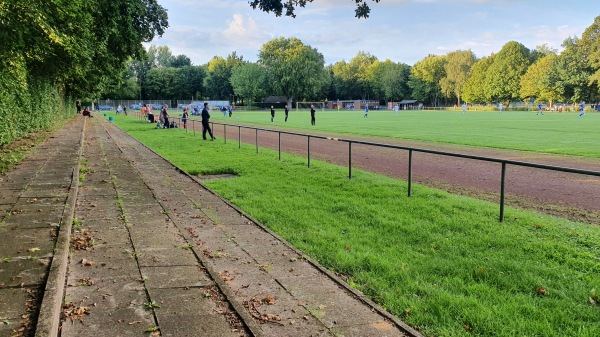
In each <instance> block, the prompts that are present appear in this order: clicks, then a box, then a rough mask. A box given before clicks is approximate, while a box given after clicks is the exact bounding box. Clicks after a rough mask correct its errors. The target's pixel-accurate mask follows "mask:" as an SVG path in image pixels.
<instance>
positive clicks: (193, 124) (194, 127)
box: [192, 119, 196, 137]
mask: <svg viewBox="0 0 600 337" xmlns="http://www.w3.org/2000/svg"><path fill="white" fill-rule="evenodd" d="M195 122H196V121H195V120H193V119H192V130H194V137H196V123H195Z"/></svg>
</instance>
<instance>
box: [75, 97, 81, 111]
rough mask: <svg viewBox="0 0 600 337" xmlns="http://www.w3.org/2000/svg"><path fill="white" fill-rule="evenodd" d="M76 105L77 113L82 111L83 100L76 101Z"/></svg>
mask: <svg viewBox="0 0 600 337" xmlns="http://www.w3.org/2000/svg"><path fill="white" fill-rule="evenodd" d="M75 107H76V108H77V114H80V113H81V101H80V100H77V102H75Z"/></svg>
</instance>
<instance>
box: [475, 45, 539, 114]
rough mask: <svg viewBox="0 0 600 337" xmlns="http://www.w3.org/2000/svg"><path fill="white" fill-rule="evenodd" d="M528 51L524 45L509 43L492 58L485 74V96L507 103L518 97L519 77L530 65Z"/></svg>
mask: <svg viewBox="0 0 600 337" xmlns="http://www.w3.org/2000/svg"><path fill="white" fill-rule="evenodd" d="M530 56H531V55H530V51H529V49H527V48H526V47H525V46H524V45H522V44H520V43H518V42H516V41H510V42H508V43H506V44H505V45H504V46H503V47H502V49H501V50H500V51H499V52H498V54H496V55H495V57H494V62H493V63H492V64H491V65H490V67H489V68H488V70H487V73H486V85H485V88H486V90H487V95H486V96H489V97H491V98H492V100H498V101H500V102H502V101H505V102H507V104H506V105H507V106H508V105H510V102H511V100H513V99H516V98H519V97H520V86H521V84H520V83H521V77H522V76H523V75H525V72H526V71H527V68H528V67H529V65H530V64H531V58H530Z"/></svg>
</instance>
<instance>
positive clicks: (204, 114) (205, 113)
mask: <svg viewBox="0 0 600 337" xmlns="http://www.w3.org/2000/svg"><path fill="white" fill-rule="evenodd" d="M208 109H210V105H208V102H204V109H202V114H201V116H202V139H204V140H206V132H207V131H208V134H209V135H210V140H215V139H216V138H215V136H213V133H212V130H211V129H210V125H209V124H208V120H209V119H210V114H209V113H208Z"/></svg>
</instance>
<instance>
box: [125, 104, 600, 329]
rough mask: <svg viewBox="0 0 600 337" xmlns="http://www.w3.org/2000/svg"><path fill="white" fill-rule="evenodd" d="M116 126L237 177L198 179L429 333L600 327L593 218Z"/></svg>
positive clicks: (598, 245)
mask: <svg viewBox="0 0 600 337" xmlns="http://www.w3.org/2000/svg"><path fill="white" fill-rule="evenodd" d="M323 115H324V116H322V117H321V118H320V119H317V122H318V123H319V122H322V124H325V123H323V122H324V120H326V118H327V117H326V114H323ZM248 116H250V114H248ZM253 116H255V118H256V119H259V118H262V117H263V116H262V115H260V116H259V115H253ZM332 117H333V114H332ZM417 117H418V116H417ZM503 117H506V116H503ZM544 117H550V116H544ZM560 117H562V116H560ZM317 118H319V117H317ZM349 118H350V117H349ZM369 118H372V116H370V117H369ZM376 118H377V117H373V120H376ZM415 118H416V117H415ZM457 118H460V116H457ZM490 118H493V117H491V116H490ZM575 118H576V117H575ZM381 119H382V121H381V122H379V123H380V124H381V125H383V124H384V122H383V119H384V117H381ZM356 120H360V119H359V118H356ZM370 121H371V120H369V122H370ZM115 123H116V124H117V125H119V126H120V127H122V128H123V129H125V130H126V131H128V132H129V133H130V134H132V135H133V136H134V137H136V138H138V139H139V140H141V141H142V142H143V143H145V144H146V145H148V146H149V147H151V148H152V149H154V150H155V151H157V152H158V153H160V154H161V155H163V156H164V157H166V158H167V159H169V160H171V161H172V162H174V163H175V164H177V165H178V166H180V167H181V168H183V169H185V170H186V171H188V172H190V173H192V174H215V173H235V174H237V175H238V177H236V178H233V179H220V180H212V181H208V182H207V183H206V184H207V185H208V186H209V187H210V188H212V189H213V190H215V191H216V192H217V193H219V194H220V195H222V196H223V197H225V198H226V199H228V200H230V201H231V202H232V203H233V204H235V205H237V206H239V207H240V208H242V209H243V210H244V211H246V212H247V213H249V214H250V215H252V216H253V217H254V218H256V219H257V220H259V221H261V222H262V223H264V224H265V225H267V226H268V227H269V228H271V229H273V230H274V231H275V232H277V233H278V234H279V235H281V236H282V237H284V238H285V239H287V240H288V241H290V242H291V243H292V244H294V245H295V246H296V247H297V248H299V249H301V250H302V251H304V252H305V253H306V254H307V255H309V256H311V257H313V258H315V259H316V260H318V261H319V262H320V263H321V264H323V265H324V266H326V267H327V268H329V269H331V270H334V271H336V272H339V273H341V274H344V275H346V277H347V280H348V282H349V283H350V284H351V285H352V286H354V287H356V288H358V289H360V290H361V291H363V292H364V293H365V294H367V295H368V296H370V297H371V298H372V299H374V300H375V301H376V302H377V303H379V304H380V305H381V306H383V307H384V308H386V309H387V310H389V311H390V312H392V313H394V314H396V315H397V316H398V317H399V318H400V319H402V320H404V321H405V322H407V323H408V324H410V325H411V326H413V327H415V328H417V329H419V330H420V331H422V332H423V333H424V334H425V335H426V336H589V337H591V336H599V335H600V319H599V317H600V304H598V303H599V301H600V299H599V296H598V293H599V292H600V231H599V230H598V227H595V226H590V225H586V224H582V223H575V222H570V221H567V220H563V219H559V218H553V217H550V216H547V215H540V214H537V213H534V212H527V211H520V210H515V209H511V208H508V209H507V213H506V220H505V222H503V223H499V222H498V221H497V214H498V206H497V205H496V204H491V203H487V202H484V201H479V200H475V199H472V198H467V197H460V196H455V195H451V194H448V193H445V192H441V191H438V190H434V189H431V188H427V187H424V186H418V185H417V186H414V196H413V197H411V198H408V197H406V189H407V186H406V183H405V182H403V181H399V180H394V179H390V178H386V177H382V176H379V175H375V174H371V173H367V172H363V171H360V170H355V172H354V178H353V179H352V180H348V179H346V178H345V177H346V173H347V172H346V168H342V167H337V166H334V165H329V164H326V163H322V162H318V161H313V163H312V167H311V168H310V169H309V168H307V167H306V160H305V158H298V157H295V156H291V155H285V154H284V156H283V160H282V161H278V160H277V154H276V152H274V151H270V150H266V149H262V150H261V151H260V153H259V154H255V151H254V146H253V145H242V149H238V148H237V143H233V144H232V143H230V144H223V143H222V142H220V141H217V142H209V141H202V140H201V139H200V137H193V136H192V134H191V133H188V134H186V133H185V132H182V131H181V130H177V129H170V130H156V129H154V128H153V126H152V125H149V124H146V123H143V122H141V121H139V120H135V119H133V118H126V117H122V116H117V117H116V120H115ZM298 125H300V122H298ZM297 127H298V126H297ZM373 130H375V129H373ZM198 158H202V160H198Z"/></svg>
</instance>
